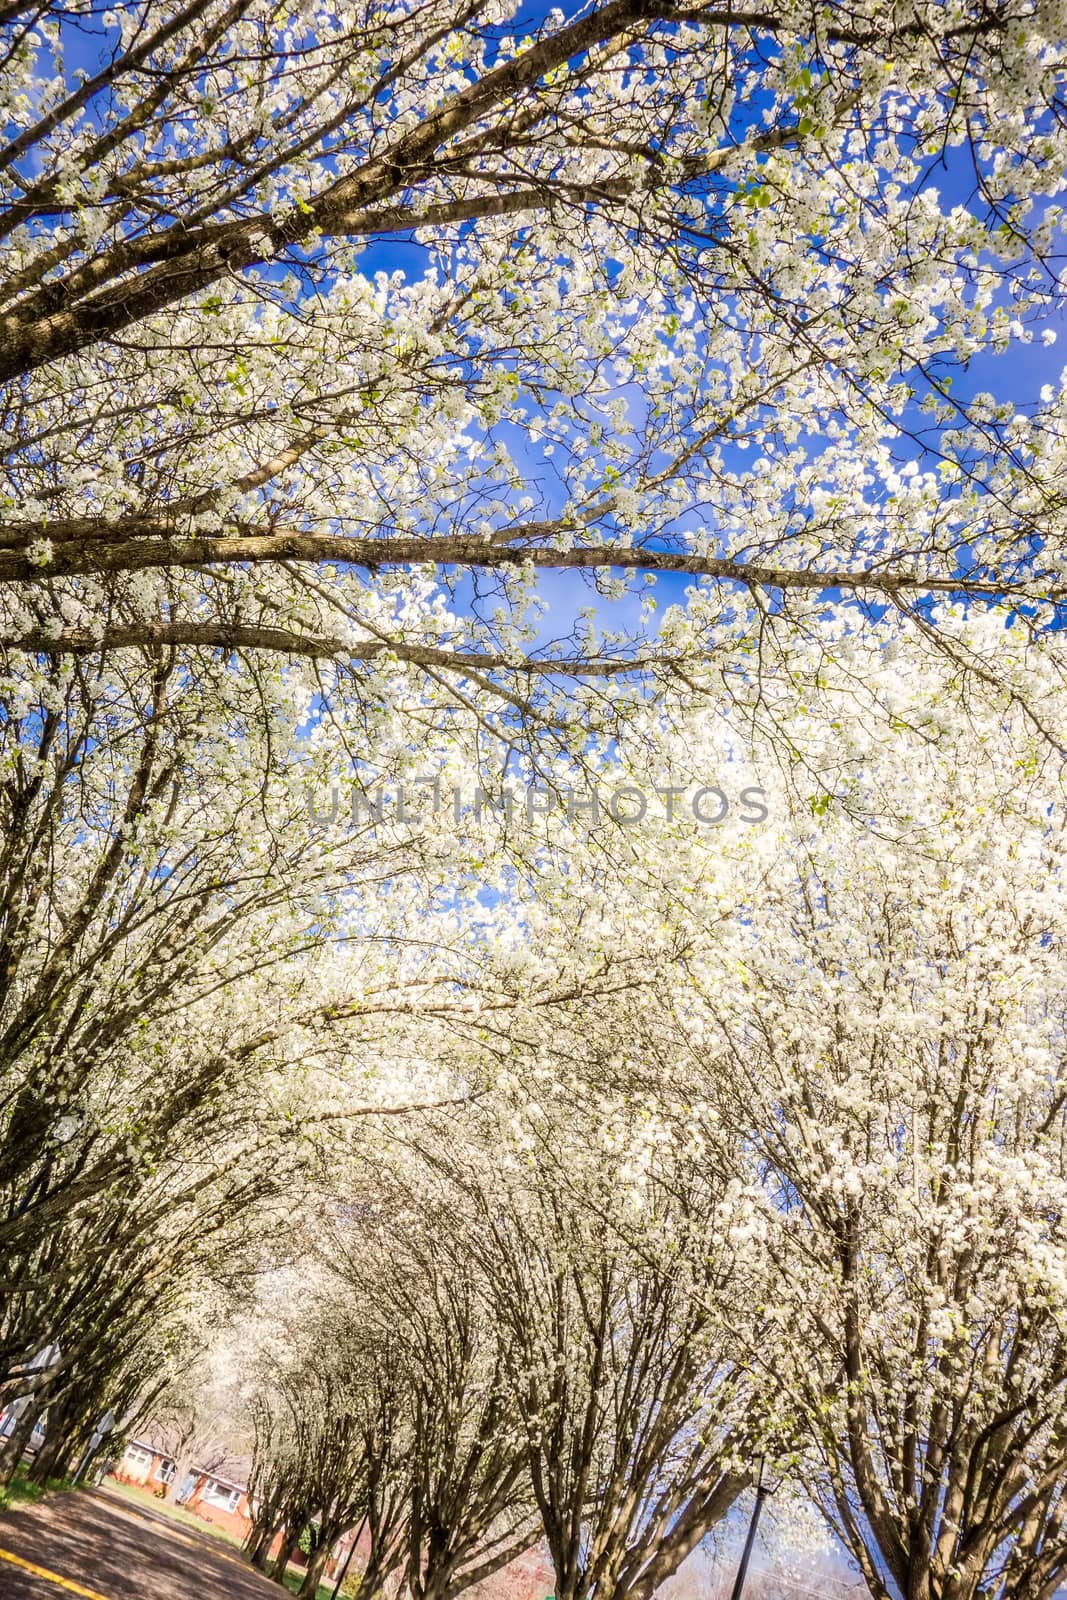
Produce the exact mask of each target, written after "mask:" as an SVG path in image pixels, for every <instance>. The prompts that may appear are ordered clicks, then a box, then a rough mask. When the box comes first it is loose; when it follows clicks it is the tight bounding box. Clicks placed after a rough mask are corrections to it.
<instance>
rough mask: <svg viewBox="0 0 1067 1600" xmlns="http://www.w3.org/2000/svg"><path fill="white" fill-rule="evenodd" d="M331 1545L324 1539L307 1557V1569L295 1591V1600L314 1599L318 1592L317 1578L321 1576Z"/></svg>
mask: <svg viewBox="0 0 1067 1600" xmlns="http://www.w3.org/2000/svg"><path fill="white" fill-rule="evenodd" d="M330 1548H331V1546H330V1545H329V1544H327V1543H326V1542H325V1541H323V1543H322V1544H321V1545H320V1546H319V1548H318V1549H317V1550H316V1551H315V1552H314V1553H313V1554H312V1555H310V1556H309V1557H308V1569H307V1571H306V1572H305V1574H304V1581H303V1583H302V1584H301V1585H300V1587H299V1589H298V1590H297V1591H296V1593H297V1600H308V1597H309V1596H310V1600H315V1596H316V1595H317V1594H318V1592H319V1579H320V1578H321V1577H322V1574H323V1571H324V1569H325V1566H326V1562H327V1561H328V1560H329V1555H330Z"/></svg>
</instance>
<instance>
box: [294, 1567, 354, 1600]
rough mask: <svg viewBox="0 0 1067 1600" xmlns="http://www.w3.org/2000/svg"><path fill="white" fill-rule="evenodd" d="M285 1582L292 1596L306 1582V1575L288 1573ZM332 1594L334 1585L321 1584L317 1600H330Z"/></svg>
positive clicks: (296, 1572) (297, 1572)
mask: <svg viewBox="0 0 1067 1600" xmlns="http://www.w3.org/2000/svg"><path fill="white" fill-rule="evenodd" d="M283 1581H284V1583H285V1587H286V1588H287V1589H288V1590H289V1592H290V1594H295V1593H296V1591H297V1590H298V1589H299V1587H300V1585H301V1584H302V1583H303V1581H304V1574H303V1573H302V1572H299V1571H295V1572H293V1571H291V1572H287V1573H286V1574H285V1578H284V1580H283ZM342 1593H343V1591H342ZM332 1594H333V1584H332V1583H320V1584H319V1592H318V1594H317V1595H316V1596H315V1600H330V1596H331V1595H332Z"/></svg>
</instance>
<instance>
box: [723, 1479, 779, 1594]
mask: <svg viewBox="0 0 1067 1600" xmlns="http://www.w3.org/2000/svg"><path fill="white" fill-rule="evenodd" d="M763 1467H764V1457H763V1456H760V1461H759V1477H758V1478H757V1480H756V1504H755V1505H754V1506H753V1507H752V1520H751V1522H750V1523H749V1525H748V1535H747V1537H746V1539H745V1548H744V1549H743V1550H742V1552H741V1564H740V1566H739V1567H738V1569H737V1578H736V1579H735V1581H734V1587H733V1593H732V1594H731V1595H730V1600H741V1596H742V1594H743V1593H744V1588H745V1579H746V1577H747V1576H748V1564H749V1561H750V1560H751V1559H752V1547H753V1545H754V1544H755V1542H756V1529H757V1528H758V1527H759V1519H760V1512H761V1511H762V1510H763V1502H764V1500H766V1498H767V1496H768V1495H769V1494H770V1492H771V1486H770V1484H769V1483H767V1482H766V1481H765V1479H764V1475H763Z"/></svg>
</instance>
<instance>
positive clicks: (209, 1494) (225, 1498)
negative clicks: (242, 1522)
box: [200, 1478, 241, 1511]
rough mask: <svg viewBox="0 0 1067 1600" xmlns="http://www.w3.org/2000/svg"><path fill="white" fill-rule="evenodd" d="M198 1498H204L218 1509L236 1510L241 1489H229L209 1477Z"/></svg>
mask: <svg viewBox="0 0 1067 1600" xmlns="http://www.w3.org/2000/svg"><path fill="white" fill-rule="evenodd" d="M200 1498H201V1500H206V1501H207V1503H208V1505H209V1506H218V1508H219V1510H220V1511H236V1510H237V1504H238V1501H239V1500H240V1498H241V1491H240V1489H231V1488H229V1487H228V1486H227V1485H226V1484H224V1483H216V1482H215V1480H214V1479H210V1478H209V1479H208V1483H207V1487H206V1488H205V1490H204V1492H203V1494H202V1495H201V1496H200Z"/></svg>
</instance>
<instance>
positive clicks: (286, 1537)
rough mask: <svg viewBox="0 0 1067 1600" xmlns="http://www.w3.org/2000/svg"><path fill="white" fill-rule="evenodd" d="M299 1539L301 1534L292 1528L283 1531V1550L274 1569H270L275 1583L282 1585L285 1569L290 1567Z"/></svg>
mask: <svg viewBox="0 0 1067 1600" xmlns="http://www.w3.org/2000/svg"><path fill="white" fill-rule="evenodd" d="M299 1538H300V1535H299V1533H294V1532H293V1531H292V1529H291V1528H283V1529H282V1543H281V1548H280V1549H279V1551H278V1555H277V1557H276V1559H275V1562H274V1565H273V1567H272V1568H271V1569H270V1575H271V1577H272V1578H273V1579H274V1581H275V1583H281V1582H282V1580H283V1578H284V1577H285V1569H286V1568H287V1567H288V1565H289V1558H290V1557H291V1556H292V1554H293V1552H294V1551H295V1550H296V1547H297V1541H298V1540H299Z"/></svg>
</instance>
